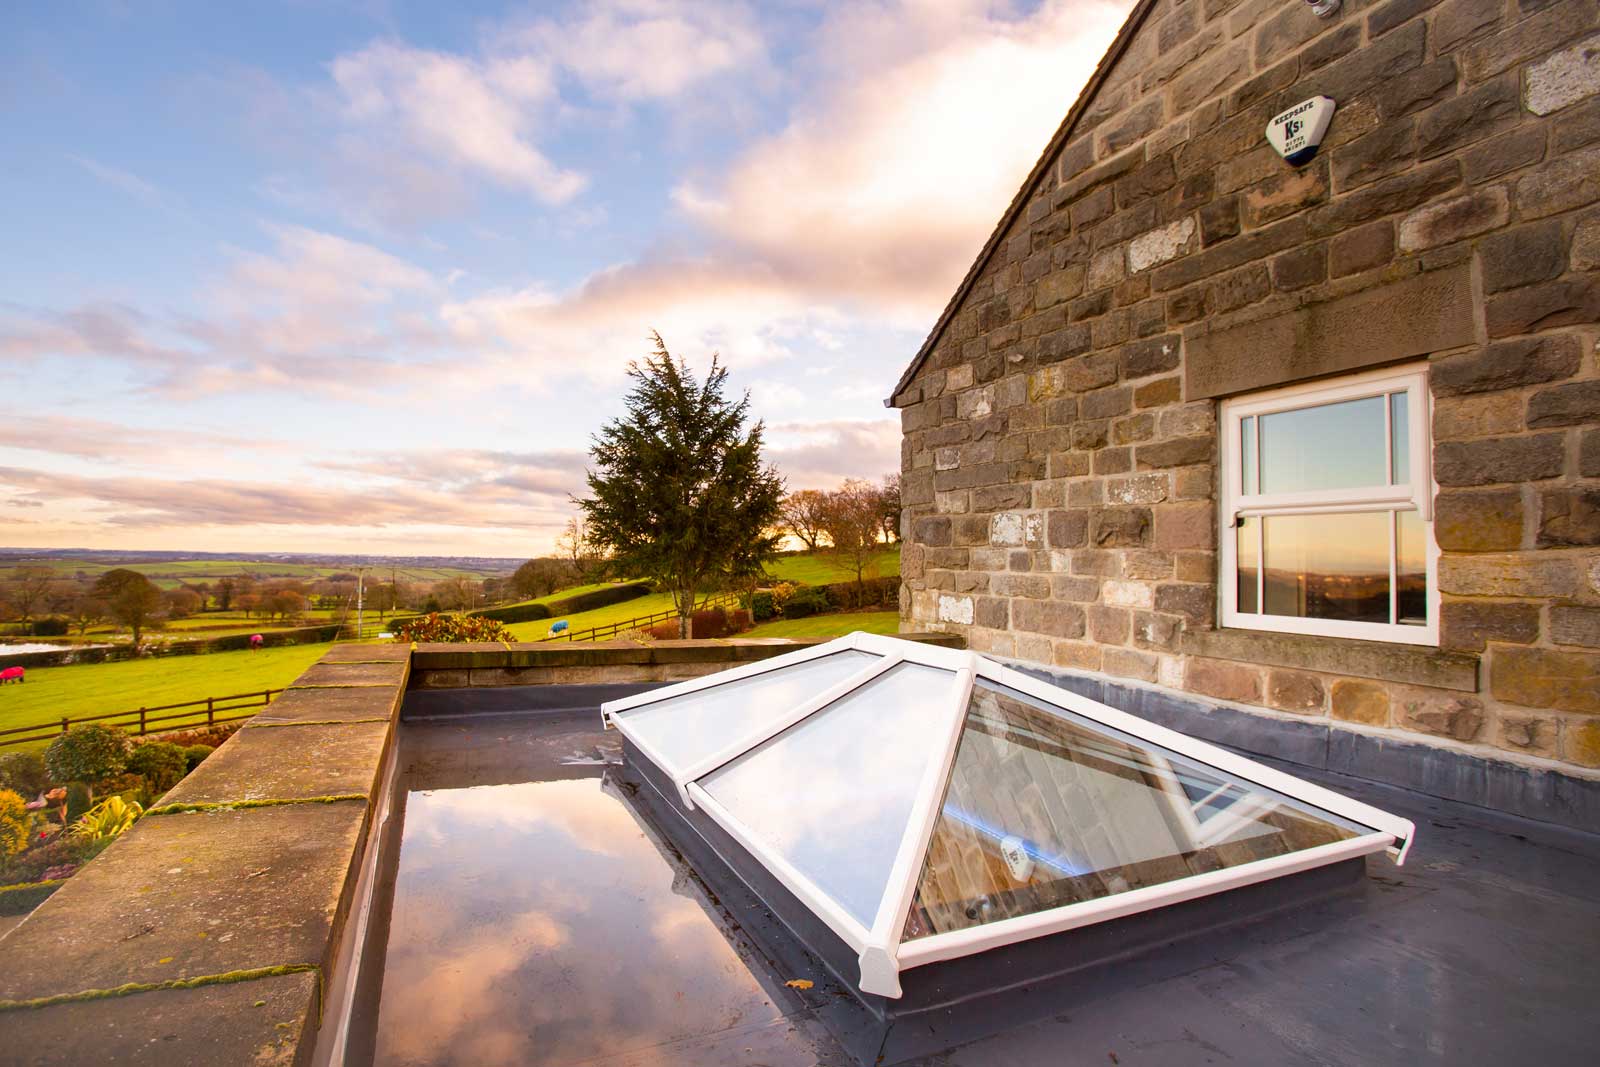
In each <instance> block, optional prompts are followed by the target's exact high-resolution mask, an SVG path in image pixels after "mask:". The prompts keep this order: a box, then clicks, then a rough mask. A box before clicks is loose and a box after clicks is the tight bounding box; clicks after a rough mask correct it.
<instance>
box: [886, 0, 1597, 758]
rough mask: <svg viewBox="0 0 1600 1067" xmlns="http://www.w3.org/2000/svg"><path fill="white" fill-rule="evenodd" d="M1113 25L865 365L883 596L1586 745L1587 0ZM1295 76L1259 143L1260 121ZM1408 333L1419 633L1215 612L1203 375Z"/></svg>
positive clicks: (1311, 713) (1344, 714) (1151, 662)
mask: <svg viewBox="0 0 1600 1067" xmlns="http://www.w3.org/2000/svg"><path fill="white" fill-rule="evenodd" d="M1130 26H1131V27H1133V26H1136V28H1135V29H1133V30H1132V32H1131V34H1130V33H1129V32H1127V31H1125V34H1124V37H1123V38H1121V39H1119V43H1118V45H1117V46H1115V47H1114V49H1113V55H1112V57H1108V62H1109V66H1103V67H1102V70H1101V72H1100V73H1099V74H1098V75H1097V78H1098V81H1092V82H1091V87H1090V90H1089V91H1088V94H1087V95H1086V97H1085V99H1084V100H1083V101H1081V102H1080V103H1079V104H1078V105H1077V106H1076V107H1075V108H1074V112H1073V114H1072V116H1069V120H1068V123H1067V124H1066V125H1064V126H1063V129H1062V131H1061V132H1060V133H1059V134H1058V135H1057V138H1056V141H1055V142H1054V143H1053V144H1052V146H1051V148H1050V150H1049V151H1048V152H1047V154H1046V156H1045V157H1044V159H1042V160H1041V165H1040V167H1039V168H1038V169H1037V170H1036V171H1035V175H1034V177H1033V178H1032V179H1030V184H1029V185H1028V186H1026V187H1025V188H1024V190H1023V192H1022V193H1021V194H1019V198H1018V200H1017V202H1016V203H1015V204H1014V205H1013V211H1012V212H1011V213H1010V214H1009V215H1008V216H1007V218H1006V220H1005V221H1004V222H1003V225H1002V227H1001V229H1000V230H998V231H997V233H996V235H995V238H994V239H993V240H992V241H991V243H990V245H989V246H988V249H987V250H986V253H985V256H984V257H983V258H982V259H980V262H979V264H978V266H977V267H976V268H975V273H974V274H973V275H972V276H971V278H970V279H969V282H968V283H967V285H966V287H965V288H964V290H963V292H961V293H959V294H958V297H957V299H956V300H955V301H954V302H953V303H952V305H951V307H950V309H949V310H948V311H947V312H946V315H945V317H943V318H942V319H941V321H940V325H939V326H938V327H937V328H936V329H935V332H934V334H933V335H932V336H931V337H930V339H929V345H928V347H926V348H925V349H924V351H923V353H922V355H921V356H919V363H918V364H916V365H915V370H914V373H912V374H911V375H910V376H909V377H908V378H907V379H906V380H905V381H904V382H903V383H902V385H901V387H900V388H899V390H898V392H897V393H896V396H895V397H894V399H893V402H894V404H895V405H896V406H897V407H899V408H900V409H901V415H902V425H903V428H904V432H905V439H904V448H903V477H904V483H903V484H904V504H905V513H904V517H903V527H904V530H903V532H904V536H905V539H906V546H905V553H904V561H903V565H902V567H903V576H904V579H905V582H904V588H903V590H902V595H901V611H902V616H903V619H904V620H905V623H904V624H905V625H906V627H907V628H917V629H942V630H947V631H953V632H960V633H962V634H964V635H965V636H966V637H967V639H968V641H969V643H970V646H971V647H972V648H974V649H977V650H980V651H987V652H991V653H996V654H1000V655H1005V656H1013V657H1017V658H1019V659H1022V660H1027V661H1032V662H1037V663H1041V664H1051V665H1054V666H1056V667H1059V668H1065V669H1069V670H1071V669H1079V670H1086V671H1098V672H1104V673H1105V674H1108V675H1114V676H1119V677H1124V678H1128V679H1135V680H1140V681H1142V682H1145V683H1150V684H1158V685H1162V686H1166V687H1170V688H1173V689H1179V690H1186V691H1189V692H1192V693H1196V694H1202V695H1205V696H1208V697H1211V698H1214V699H1216V700H1221V701H1228V702H1234V703H1237V704H1241V705H1247V706H1250V707H1253V708H1256V709H1261V713H1262V714H1264V715H1275V716H1296V717H1313V718H1320V719H1322V720H1324V721H1327V722H1329V723H1330V724H1333V725H1337V726H1340V727H1347V728H1349V729H1353V730H1357V731H1367V732H1376V733H1379V734H1403V735H1405V736H1408V737H1412V738H1422V739H1426V740H1428V741H1430V743H1434V744H1437V745H1442V746H1446V747H1464V748H1465V750H1467V751H1473V752H1478V753H1480V754H1484V755H1497V756H1501V757H1504V756H1506V755H1507V754H1516V756H1515V757H1513V758H1517V759H1521V758H1524V757H1526V758H1527V760H1532V761H1543V762H1546V763H1548V764H1551V765H1556V764H1559V765H1563V766H1567V767H1574V766H1576V767H1588V768H1593V767H1600V550H1597V548H1596V546H1597V545H1600V370H1597V339H1600V327H1597V322H1600V275H1597V274H1596V271H1597V270H1600V0H1553V2H1552V0H1443V2H1429V0H1388V2H1386V3H1365V2H1362V0H1345V3H1344V6H1343V9H1342V10H1341V11H1340V12H1339V13H1338V14H1337V15H1335V16H1334V17H1332V18H1330V19H1326V20H1323V19H1318V18H1317V17H1315V16H1314V15H1313V14H1312V13H1311V11H1310V10H1309V9H1308V7H1307V5H1306V4H1305V3H1304V2H1303V0H1154V2H1146V3H1141V4H1140V5H1139V7H1138V9H1136V11H1135V14H1134V16H1133V18H1132V21H1131V22H1130ZM1118 49H1120V54H1119V53H1118ZM1317 94H1322V95H1327V96H1330V97H1332V98H1333V99H1334V100H1335V101H1337V103H1338V111H1337V114H1336V115H1335V117H1334V119H1333V123H1332V126H1331V127H1330V129H1329V132H1328V136H1327V138H1326V139H1325V141H1324V142H1323V146H1322V149H1321V152H1320V153H1319V155H1318V156H1317V157H1316V158H1315V159H1314V160H1313V161H1312V162H1311V163H1309V164H1307V165H1305V166H1302V167H1300V168H1293V167H1290V166H1289V165H1288V164H1286V163H1285V162H1284V161H1283V160H1282V159H1280V158H1279V157H1278V156H1277V155H1276V154H1275V153H1274V152H1273V150H1272V149H1271V147H1270V146H1269V145H1268V144H1267V143H1266V140H1265V137H1264V136H1263V131H1264V129H1265V127H1266V124H1267V121H1268V119H1269V118H1270V117H1271V116H1272V115H1274V114H1276V113H1278V112H1279V111H1282V110H1284V109H1285V108H1287V107H1289V106H1291V105H1292V104H1294V103H1297V102H1299V101H1301V100H1303V99H1305V98H1307V97H1310V96H1313V95H1317ZM1418 360H1427V361H1429V363H1430V365H1431V386H1432V391H1433V395H1434V419H1433V428H1434V439H1435V440H1434V474H1435V480H1436V481H1437V483H1438V487H1439V492H1438V496H1437V509H1436V521H1435V523H1434V533H1435V537H1436V539H1437V541H1438V544H1439V547H1440V549H1441V552H1442V555H1441V559H1440V564H1439V585H1440V589H1441V590H1442V601H1443V603H1442V612H1441V627H1440V633H1441V639H1440V643H1441V646H1442V647H1441V648H1439V649H1428V648H1420V647H1417V646H1399V645H1386V644H1374V643H1370V642H1358V641H1337V640H1332V639H1326V638H1306V637H1298V636H1290V635H1278V634H1265V633H1252V632H1248V631H1237V630H1226V631H1224V630H1218V629H1216V628H1215V627H1216V621H1215V620H1216V603H1215V600H1216V585H1217V580H1218V561H1217V553H1216V546H1217V536H1218V533H1217V527H1218V516H1217V510H1216V494H1217V480H1218V474H1217V470H1216V457H1217V432H1218V424H1217V423H1218V420H1217V400H1218V398H1221V397H1224V396H1228V395H1233V394H1238V393H1242V392H1247V391H1250V390H1255V389H1260V388H1267V387H1271V386H1276V385H1282V384H1286V383H1288V382H1292V381H1303V380H1309V379H1313V378H1317V377H1322V376H1327V375H1332V374H1337V373H1343V372H1346V371H1350V370H1355V369H1358V368H1363V367H1370V366H1378V365H1393V364H1399V363H1408V362H1413V361H1418Z"/></svg>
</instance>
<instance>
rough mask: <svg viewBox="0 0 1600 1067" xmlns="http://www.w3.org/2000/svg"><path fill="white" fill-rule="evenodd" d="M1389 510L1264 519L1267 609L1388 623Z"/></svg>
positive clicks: (1301, 615)
mask: <svg viewBox="0 0 1600 1067" xmlns="http://www.w3.org/2000/svg"><path fill="white" fill-rule="evenodd" d="M1380 405H1381V401H1380ZM1382 412H1383V409H1382V407H1381V406H1380V407H1379V409H1378V413H1379V417H1380V418H1381V417H1382ZM1379 469H1380V471H1381V469H1382V468H1381V467H1380V468H1379ZM1389 515H1390V513H1389V512H1368V513H1350V514H1333V515H1274V516H1270V517H1268V518H1266V519H1264V520H1263V521H1264V522H1265V524H1266V525H1265V529H1264V531H1263V535H1264V541H1265V546H1264V551H1265V553H1266V561H1265V567H1266V589H1265V592H1266V598H1265V599H1266V605H1265V609H1264V610H1265V612H1266V614H1268V615H1292V616H1296V617H1299V618H1306V619H1340V620H1344V621H1347V622H1377V623H1388V621H1389V522H1390V521H1391V520H1390V517H1389Z"/></svg>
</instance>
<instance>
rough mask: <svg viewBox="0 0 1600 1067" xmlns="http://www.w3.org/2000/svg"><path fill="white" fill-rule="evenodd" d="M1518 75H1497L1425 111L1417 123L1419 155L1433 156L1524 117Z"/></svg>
mask: <svg viewBox="0 0 1600 1067" xmlns="http://www.w3.org/2000/svg"><path fill="white" fill-rule="evenodd" d="M1521 110H1522V103H1521V100H1519V99H1518V93H1517V80H1516V78H1514V77H1510V76H1507V77H1503V78H1497V79H1496V80H1494V81H1491V82H1488V83H1486V84H1484V85H1480V86H1478V87H1477V88H1476V89H1473V90H1471V91H1469V92H1465V93H1462V94H1461V95H1460V96H1457V97H1454V98H1452V99H1450V100H1446V101H1445V102H1444V103H1442V104H1438V105H1436V106H1434V107H1432V108H1430V109H1429V110H1428V111H1426V112H1424V113H1423V114H1422V116H1421V118H1420V119H1419V120H1418V122H1417V158H1419V159H1432V158H1433V157H1434V156H1438V155H1443V154H1444V153H1445V152H1450V151H1453V150H1455V149H1457V148H1461V147H1462V146H1464V145H1469V144H1472V143H1474V142H1475V141H1481V140H1483V139H1484V138H1485V137H1488V136H1489V135H1490V134H1495V133H1499V132H1500V131H1501V130H1504V129H1506V128H1507V127H1510V126H1514V125H1516V123H1517V120H1518V119H1519V118H1520V113H1521Z"/></svg>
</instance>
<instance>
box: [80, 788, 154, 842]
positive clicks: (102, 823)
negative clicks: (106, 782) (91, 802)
mask: <svg viewBox="0 0 1600 1067" xmlns="http://www.w3.org/2000/svg"><path fill="white" fill-rule="evenodd" d="M143 814H144V807H143V805H141V804H139V803H138V802H137V801H134V802H129V801H126V800H123V799H122V798H121V797H106V799H104V800H102V801H101V802H100V803H98V804H96V805H95V806H94V807H92V808H90V809H89V810H88V811H86V812H84V813H83V815H82V817H80V818H79V819H78V820H77V821H76V822H74V823H73V824H72V834H73V836H74V837H77V838H80V839H82V840H85V841H109V840H111V839H112V838H114V837H121V836H122V834H123V833H124V832H125V831H126V830H127V829H128V827H130V826H132V825H133V824H134V823H135V822H136V821H138V818H139V816H141V815H143Z"/></svg>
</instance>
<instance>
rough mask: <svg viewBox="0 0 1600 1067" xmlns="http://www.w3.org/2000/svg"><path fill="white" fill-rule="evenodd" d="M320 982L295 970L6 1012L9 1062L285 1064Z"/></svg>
mask: <svg viewBox="0 0 1600 1067" xmlns="http://www.w3.org/2000/svg"><path fill="white" fill-rule="evenodd" d="M318 982H319V976H318V975H317V974H316V972H314V971H301V972H297V973H295V972H291V973H288V974H279V975H271V976H265V977H260V978H256V979H254V980H248V981H236V982H228V983H225V984H224V983H217V984H209V985H202V986H198V987H196V988H192V989H163V990H159V991H156V992H146V993H139V994H137V995H133V996H113V997H100V998H96V999H91V1000H83V1001H76V1002H66V1003H61V1004H55V1005H51V1006H50V1007H46V1008H34V1009H29V1010H25V1011H13V1012H9V1013H7V1016H6V1023H5V1031H6V1043H7V1046H8V1047H9V1048H10V1049H11V1050H12V1053H11V1054H8V1056H7V1058H8V1059H9V1058H10V1056H11V1055H13V1054H14V1055H16V1056H17V1059H15V1060H14V1061H13V1062H16V1063H24V1062H25V1063H27V1064H29V1067H81V1065H83V1064H98V1063H116V1064H121V1065H125V1067H200V1065H212V1064H251V1065H252V1067H292V1065H293V1064H295V1063H296V1062H298V1061H299V1057H300V1056H301V1054H302V1045H303V1046H304V1047H305V1048H307V1049H309V1047H310V1044H311V1043H312V1042H313V1041H314V1040H315V1035H316V1030H317V1020H318V1017H319V1013H320V1011H321V1008H320V1006H319V990H318ZM23 1050H26V1052H25V1054H24V1053H23Z"/></svg>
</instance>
